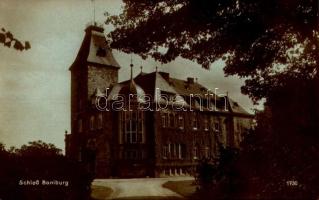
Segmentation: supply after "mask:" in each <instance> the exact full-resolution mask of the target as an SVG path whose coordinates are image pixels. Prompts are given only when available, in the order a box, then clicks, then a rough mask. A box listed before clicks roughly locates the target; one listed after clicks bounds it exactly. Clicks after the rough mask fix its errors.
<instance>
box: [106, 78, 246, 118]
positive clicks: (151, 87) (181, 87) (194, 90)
mask: <svg viewBox="0 0 319 200" xmlns="http://www.w3.org/2000/svg"><path fill="white" fill-rule="evenodd" d="M134 82H135V83H136V84H137V85H139V86H140V87H141V88H142V89H143V90H144V92H145V94H148V95H150V96H151V98H152V101H154V102H155V101H157V100H158V99H160V98H157V96H156V95H157V93H156V89H157V88H159V90H160V91H161V92H165V93H168V94H173V95H177V96H178V97H179V98H180V97H182V98H185V97H189V96H190V95H191V94H192V95H194V96H195V95H199V96H202V97H203V98H205V99H206V97H207V94H208V92H207V91H208V89H207V88H206V87H204V86H203V85H201V84H199V83H197V82H193V81H190V79H189V80H186V81H185V80H181V79H176V78H171V77H169V74H168V73H161V72H152V73H140V74H138V75H137V76H136V77H135V78H134ZM127 83H129V80H127V81H123V82H121V83H118V84H117V85H118V87H114V89H113V90H112V92H111V93H110V95H114V94H116V93H118V92H119V88H121V87H122V86H123V85H126V84H127ZM115 90H116V91H115ZM209 94H213V92H212V91H209ZM213 95H214V94H213ZM225 98H226V99H227V100H228V101H227V104H228V107H229V108H228V110H229V111H225V110H224V109H220V112H232V113H237V114H242V115H250V116H251V114H249V113H248V112H247V111H246V110H245V109H244V108H243V107H241V106H240V105H239V104H238V103H237V102H235V101H234V100H232V99H231V98H229V97H228V96H226V97H218V96H217V99H216V102H217V107H218V108H223V107H224V105H225ZM210 99H211V102H212V104H213V105H212V106H215V105H214V103H215V101H214V97H211V98H210ZM184 100H185V101H186V102H187V103H188V102H189V101H187V99H184ZM196 103H197V102H195V107H196ZM197 106H198V103H197Z"/></svg>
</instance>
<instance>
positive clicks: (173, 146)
mask: <svg viewBox="0 0 319 200" xmlns="http://www.w3.org/2000/svg"><path fill="white" fill-rule="evenodd" d="M172 150H173V156H172V157H173V158H176V156H177V144H172Z"/></svg>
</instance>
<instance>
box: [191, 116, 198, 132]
mask: <svg viewBox="0 0 319 200" xmlns="http://www.w3.org/2000/svg"><path fill="white" fill-rule="evenodd" d="M192 127H193V130H197V129H198V121H197V115H195V114H193V116H192Z"/></svg>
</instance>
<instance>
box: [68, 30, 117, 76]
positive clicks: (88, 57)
mask: <svg viewBox="0 0 319 200" xmlns="http://www.w3.org/2000/svg"><path fill="white" fill-rule="evenodd" d="M103 31H104V29H103V28H101V27H96V26H89V27H87V28H86V30H85V32H86V33H85V36H84V39H83V42H82V45H81V47H80V50H79V52H78V54H77V57H76V59H75V60H74V62H73V64H72V65H71V67H70V70H72V69H74V68H78V67H80V66H81V63H90V64H96V65H99V66H102V67H106V66H108V67H115V68H120V65H119V64H118V63H117V61H116V60H115V58H114V56H113V53H112V50H111V48H110V47H109V46H108V44H107V41H106V39H105V36H104V34H103Z"/></svg>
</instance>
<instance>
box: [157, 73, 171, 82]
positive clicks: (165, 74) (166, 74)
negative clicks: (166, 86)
mask: <svg viewBox="0 0 319 200" xmlns="http://www.w3.org/2000/svg"><path fill="white" fill-rule="evenodd" d="M159 73H160V74H161V75H162V77H163V78H164V79H165V80H166V81H169V73H167V72H159Z"/></svg>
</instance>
